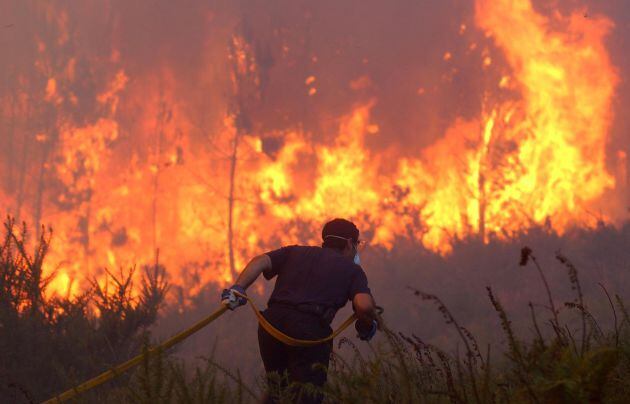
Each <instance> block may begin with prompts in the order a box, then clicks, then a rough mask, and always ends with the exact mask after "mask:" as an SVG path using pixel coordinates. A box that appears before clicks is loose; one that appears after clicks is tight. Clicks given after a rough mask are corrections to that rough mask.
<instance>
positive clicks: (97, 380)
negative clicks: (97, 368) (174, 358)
mask: <svg viewBox="0 0 630 404" xmlns="http://www.w3.org/2000/svg"><path fill="white" fill-rule="evenodd" d="M237 294H238V295H239V296H241V297H243V298H245V299H247V302H248V303H249V304H250V306H251V308H252V310H253V311H254V314H255V315H256V318H257V320H258V323H259V324H260V326H261V327H262V328H263V329H264V330H265V331H267V332H268V333H269V334H270V335H272V336H273V337H274V338H276V339H277V340H278V341H280V342H282V343H284V344H286V345H290V346H302V347H308V346H313V345H319V344H322V343H324V342H328V341H330V340H332V339H333V338H335V337H336V336H337V335H339V334H340V333H341V332H343V330H345V329H346V328H348V326H349V325H350V324H352V323H353V322H354V321H355V320H356V315H355V314H352V315H351V316H350V317H348V318H347V319H346V320H345V321H344V322H343V323H342V324H341V326H339V328H337V329H336V330H335V331H334V332H333V333H332V334H330V335H329V336H328V337H326V338H322V339H318V340H303V339H296V338H293V337H290V336H288V335H286V334H285V333H283V332H282V331H280V330H278V329H277V328H275V327H274V326H273V325H271V324H270V323H269V322H268V321H267V319H265V317H264V316H263V315H262V314H261V313H260V311H259V310H258V308H257V307H256V305H255V304H254V301H253V300H252V299H251V298H249V297H248V296H246V295H242V294H240V293H237ZM227 310H228V308H227V306H224V305H221V307H219V308H218V309H217V310H215V311H214V312H213V313H212V314H210V315H209V316H208V317H206V318H204V319H203V320H201V321H199V322H198V323H196V324H195V325H193V326H192V327H190V328H188V329H186V330H184V331H182V332H180V333H179V334H176V335H174V336H172V337H171V338H169V339H167V340H166V341H164V342H163V343H161V344H160V345H158V346H155V347H152V348H150V349H148V350H147V351H146V352H143V353H141V354H140V355H137V356H135V357H133V358H131V359H129V360H128V361H126V362H124V363H121V364H120V365H118V366H116V367H114V368H112V369H110V370H107V371H105V372H103V373H101V374H100V375H98V376H96V377H94V378H92V379H90V380H88V381H86V382H83V383H81V384H80V385H78V386H76V387H73V388H71V389H69V390H67V391H65V392H63V393H61V394H59V395H58V396H55V397H53V398H50V399H48V400H46V401H44V404H52V403H63V402H65V401H68V400H70V399H71V398H74V397H76V396H77V395H79V394H81V393H83V392H85V391H88V390H91V389H93V388H94V387H96V386H99V385H101V384H103V383H105V382H106V381H108V380H111V379H113V378H115V377H117V376H120V375H121V374H122V373H123V372H125V371H127V370H129V369H131V368H132V367H134V366H136V365H138V364H140V363H141V362H142V360H143V359H145V357H147V356H149V355H151V354H154V353H156V352H160V351H165V350H167V349H169V348H171V347H172V346H174V345H176V344H178V343H180V342H181V341H183V340H185V339H186V338H188V337H190V336H191V335H193V334H194V333H196V332H197V331H199V330H201V329H202V328H204V327H205V326H207V325H208V324H210V323H211V322H213V321H214V320H216V319H217V318H219V317H221V315H223V313H225V312H226V311H227Z"/></svg>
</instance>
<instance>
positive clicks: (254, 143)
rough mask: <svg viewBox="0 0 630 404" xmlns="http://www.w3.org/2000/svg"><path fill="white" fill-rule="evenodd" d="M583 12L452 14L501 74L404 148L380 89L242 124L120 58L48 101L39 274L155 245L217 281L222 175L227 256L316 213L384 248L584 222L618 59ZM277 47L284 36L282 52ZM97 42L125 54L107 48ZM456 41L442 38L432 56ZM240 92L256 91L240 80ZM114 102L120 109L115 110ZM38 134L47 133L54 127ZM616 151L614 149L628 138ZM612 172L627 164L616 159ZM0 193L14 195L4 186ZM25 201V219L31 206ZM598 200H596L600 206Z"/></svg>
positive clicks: (245, 253)
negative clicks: (396, 140)
mask: <svg viewBox="0 0 630 404" xmlns="http://www.w3.org/2000/svg"><path fill="white" fill-rule="evenodd" d="M583 14H584V12H583V10H577V11H575V12H574V13H573V14H571V15H568V16H562V15H560V14H554V15H553V16H552V17H546V16H543V15H541V14H539V13H537V12H536V11H535V10H534V8H533V7H532V4H531V1H530V0H477V1H476V7H475V18H474V23H475V25H474V26H473V25H472V24H469V25H464V24H461V25H460V26H459V34H460V36H463V35H464V34H465V33H468V32H470V31H473V30H475V29H477V30H481V31H482V32H483V33H485V34H486V35H487V37H488V38H490V41H489V43H491V44H493V45H494V46H495V47H496V49H495V53H491V52H490V53H488V52H487V51H485V50H484V51H483V53H482V54H481V57H480V58H479V59H478V61H479V63H480V64H481V65H480V66H479V67H480V71H485V72H488V71H493V69H500V70H497V71H499V72H500V73H501V74H500V75H499V76H498V79H497V78H496V77H495V79H496V80H495V82H492V83H488V85H487V87H488V88H487V89H486V94H485V96H484V101H483V105H482V108H481V110H482V112H481V113H480V114H479V116H477V117H476V118H472V119H464V118H457V119H454V120H453V122H451V123H450V125H449V127H448V129H447V130H446V131H445V133H444V134H443V136H441V138H439V139H438V140H436V141H435V142H434V143H433V144H431V145H429V146H428V147H425V148H423V149H418V150H408V148H407V146H406V145H404V144H401V145H397V146H392V147H391V148H388V149H385V150H376V148H375V147H373V146H371V144H372V143H371V140H374V139H378V138H379V136H381V130H382V128H384V126H383V123H381V122H378V121H376V119H375V118H374V117H373V116H374V114H373V111H374V110H375V109H376V106H377V105H379V104H378V103H380V102H382V101H381V100H377V99H374V98H373V97H368V96H366V98H365V99H362V100H361V102H358V103H357V104H355V105H353V106H352V107H350V108H348V109H347V110H346V111H342V112H340V113H339V116H337V117H335V120H334V124H331V125H327V126H326V127H327V128H332V129H329V133H324V134H318V135H322V136H318V137H317V138H318V139H319V138H325V139H327V140H326V141H322V142H314V141H313V138H314V136H313V134H312V133H307V132H305V131H304V129H302V128H301V126H299V125H297V126H295V127H293V128H287V129H286V130H284V131H281V132H279V133H256V131H257V130H258V129H252V126H253V127H254V128H256V126H255V125H249V126H248V125H245V124H242V123H241V122H240V120H239V112H238V111H236V112H235V110H236V109H237V108H236V107H235V106H234V105H233V104H238V102H225V100H223V102H224V104H220V105H218V106H217V104H216V103H215V104H212V106H211V107H210V106H208V107H207V110H204V111H203V112H202V113H201V114H200V115H203V116H205V115H206V114H208V115H209V114H210V113H211V112H212V113H214V111H216V110H217V109H218V110H220V112H219V113H218V114H217V115H219V116H220V118H217V119H216V121H217V122H218V123H216V124H215V125H214V126H211V127H210V128H206V127H204V126H203V125H202V124H200V123H199V121H200V119H197V117H193V113H192V112H191V109H192V108H190V106H189V103H192V102H193V101H191V100H188V99H185V97H181V95H179V94H177V92H176V91H175V90H174V88H175V81H176V79H175V78H174V77H175V75H174V74H173V71H172V70H171V68H169V67H168V66H164V65H160V66H155V67H154V71H152V72H151V74H147V75H144V76H142V77H135V76H133V75H132V73H130V70H125V68H123V67H120V68H119V69H118V70H112V71H111V72H110V73H109V76H108V77H109V79H108V83H107V85H106V86H105V87H103V88H101V89H100V91H99V92H98V93H97V94H95V95H94V101H95V102H96V104H97V105H98V111H99V113H98V115H99V116H98V117H95V118H94V119H89V120H83V121H80V122H79V120H73V119H70V118H68V117H64V116H63V115H62V114H59V117H57V118H56V121H55V122H54V124H55V130H56V132H55V133H56V139H57V140H56V143H55V149H54V152H52V157H51V159H50V160H49V162H48V163H47V164H48V166H46V168H47V169H49V170H50V172H52V173H53V174H52V177H54V181H55V186H56V187H59V188H62V189H63V190H64V192H57V193H55V192H54V191H49V192H50V194H52V195H51V196H50V194H49V196H50V197H51V198H53V201H54V203H52V202H50V203H45V204H44V206H43V209H42V216H41V221H42V222H44V223H46V224H49V225H51V226H52V227H53V229H54V237H53V246H52V249H51V253H50V259H49V260H48V263H47V265H48V266H47V268H46V271H47V273H51V272H52V271H53V270H56V271H57V274H58V276H57V277H56V278H55V280H54V281H53V283H52V284H51V286H50V290H51V292H54V293H60V294H65V293H69V294H71V295H76V294H78V293H80V292H81V290H82V288H83V286H84V285H85V284H86V283H85V279H86V278H87V277H95V278H97V279H102V277H103V276H104V270H103V267H108V268H110V269H117V268H119V267H130V266H133V265H134V264H137V265H143V264H150V263H153V262H154V261H155V257H156V254H157V251H158V250H159V261H160V263H161V264H163V265H165V266H166V268H167V269H168V273H169V276H170V281H171V282H173V283H174V284H176V285H177V286H180V287H181V288H182V290H184V291H185V293H186V294H187V296H193V295H194V294H195V293H197V292H199V291H200V290H201V289H202V288H203V286H204V285H205V284H207V283H208V282H216V283H219V284H227V283H230V282H232V281H233V274H232V273H231V272H230V268H229V252H228V231H227V226H228V209H229V203H228V200H229V199H230V193H229V190H230V187H231V185H233V186H234V187H233V202H234V203H233V217H234V235H235V237H234V243H233V246H234V261H235V266H236V268H239V269H240V268H241V267H242V266H243V265H245V264H246V262H247V260H248V259H249V258H250V257H251V256H253V255H255V254H258V253H260V252H262V251H265V250H266V249H271V248H276V247H278V246H280V245H282V244H290V243H296V242H298V241H303V242H310V243H316V244H318V243H319V236H318V235H319V232H320V228H321V226H322V224H323V223H324V222H325V221H326V220H327V219H330V218H334V217H347V218H350V219H353V220H355V221H356V222H357V224H358V225H359V226H360V227H361V228H362V230H363V231H364V232H365V233H366V234H369V235H370V237H371V240H370V241H371V244H372V245H378V246H383V247H385V248H391V247H392V246H393V244H394V242H395V241H396V240H397V239H398V238H405V237H408V238H411V239H413V240H415V241H417V242H419V243H421V244H422V245H424V246H425V247H426V248H428V249H430V250H431V251H434V252H437V253H440V254H448V253H449V252H450V251H451V249H452V246H453V242H454V241H455V240H457V239H465V238H467V237H478V238H480V239H481V240H484V241H488V240H490V239H494V238H498V239H506V238H507V237H509V236H511V235H513V234H517V233H519V232H520V231H523V230H524V229H527V228H528V227H530V226H532V225H545V224H547V223H548V224H549V226H550V229H551V230H552V231H555V232H557V233H559V234H563V233H564V232H566V231H567V230H568V229H570V228H571V227H573V226H582V227H590V226H594V225H595V222H594V219H593V217H592V215H590V214H589V209H591V208H593V207H594V206H599V205H598V203H599V202H601V199H602V198H603V196H604V194H605V192H607V191H608V190H611V189H614V188H615V185H616V184H615V178H614V176H613V175H611V174H610V173H609V172H608V171H607V169H606V165H605V161H606V155H605V148H606V144H607V141H608V136H609V132H610V126H611V120H612V112H611V111H612V106H611V101H612V99H613V96H614V94H615V89H616V85H617V83H618V77H617V73H616V71H615V69H614V67H613V66H612V64H611V61H610V57H609V55H608V52H607V49H606V48H605V45H604V39H605V37H606V35H607V33H608V32H609V30H610V29H611V23H610V21H609V20H607V19H606V18H604V17H593V18H588V19H585V18H583ZM210 19H214V17H212V18H210ZM67 20H68V16H67V15H66V14H61V15H59V16H57V18H56V19H55V21H56V23H57V24H60V26H64V25H65V24H67ZM59 35H60V36H59V38H58V40H57V43H59V44H63V43H66V42H67V41H68V40H69V39H68V38H69V36H70V35H71V32H69V31H68V30H66V29H61V30H60V34H59ZM230 46H231V48H230V49H232V53H231V54H230V55H229V58H230V61H231V63H232V64H233V69H232V70H231V71H229V73H225V72H223V73H224V75H225V76H226V77H225V80H224V81H225V82H226V83H227V85H226V86H225V87H226V88H232V89H235V88H236V89H237V90H238V89H239V78H243V77H245V78H248V79H249V80H250V81H249V82H248V84H249V85H251V87H254V88H258V87H260V83H261V79H260V77H259V68H258V66H257V65H256V60H255V58H254V56H253V51H252V49H251V47H250V46H249V45H248V43H247V41H246V40H245V39H244V38H242V37H240V36H238V35H234V37H233V38H232V41H231V43H230ZM467 48H468V50H469V51H470V52H472V51H474V50H476V49H479V50H480V49H481V48H483V45H482V44H481V42H480V43H479V44H477V43H473V44H471V45H468V46H467ZM463 49H466V48H463ZM48 51H49V50H48V49H47V46H46V45H45V44H44V43H40V44H39V47H38V52H39V54H40V59H41V60H40V61H39V62H38V66H40V65H41V66H44V65H47V64H48V62H47V60H48V56H47V52H48ZM291 52H292V50H290V49H289V47H288V46H287V45H284V54H289V53H291ZM213 56H214V55H213ZM454 56H456V57H454ZM109 57H110V58H111V59H112V63H116V64H117V65H119V66H124V64H122V63H123V61H122V59H123V57H122V56H121V54H120V53H119V52H118V51H115V50H114V51H112V52H111V55H110V56H109ZM461 57H463V56H462V53H461V52H456V53H455V54H453V53H451V52H450V51H443V52H441V53H440V54H438V56H437V59H438V60H437V61H436V63H443V62H444V61H447V62H449V63H448V64H449V65H450V64H453V63H454V62H455V61H457V60H458V59H460V58H461ZM309 58H310V56H309ZM226 59H227V57H226ZM312 59H313V60H314V61H315V60H316V58H315V56H312ZM216 64H217V63H216V61H214V60H212V61H209V62H208V66H207V69H205V70H207V71H204V75H203V77H201V78H199V80H211V78H213V77H215V76H220V74H221V72H217V71H215V70H213V69H215V66H216ZM76 65H77V61H76V60H75V59H73V58H71V59H70V60H68V61H66V63H64V64H63V66H62V67H60V68H59V69H58V71H57V72H56V73H55V72H53V73H51V74H48V76H47V77H48V78H47V80H46V81H45V82H43V83H42V84H41V88H39V91H40V93H41V94H40V98H41V99H43V100H45V102H46V103H48V105H49V106H51V107H58V108H61V105H62V104H64V103H70V104H73V105H76V104H77V103H78V101H77V96H76V95H75V94H73V93H72V92H71V90H68V88H66V87H68V86H64V85H63V83H64V82H68V81H70V82H72V81H74V80H77V75H78V74H79V73H78V71H77V66H76ZM41 69H42V70H43V68H41ZM592 72H597V74H592ZM228 76H229V77H228ZM300 77H301V78H300V81H299V82H298V84H299V86H300V87H299V91H301V92H304V91H306V94H308V95H310V96H313V97H312V98H309V100H315V101H317V100H319V98H320V97H322V98H323V97H325V96H330V94H328V95H327V94H325V93H326V91H325V90H326V87H325V86H324V83H323V81H324V78H323V77H324V76H321V75H319V73H318V76H317V77H316V76H315V75H310V73H306V74H304V75H303V76H300ZM195 79H197V78H195ZM302 80H303V81H302ZM420 84H421V86H420ZM240 85H241V86H242V87H240V89H241V90H243V87H244V85H242V83H241V84H240ZM316 85H317V87H316ZM373 85H376V83H374V82H373V78H370V77H369V76H368V75H363V73H362V72H358V73H357V78H356V79H355V80H352V81H351V82H349V83H348V88H349V89H351V90H353V91H354V92H356V93H357V94H359V95H360V94H363V92H366V93H367V92H368V90H369V89H370V88H371V87H372V86H373ZM415 85H417V86H419V87H417V90H415V88H416V87H412V88H411V90H410V91H411V92H412V93H414V91H415V93H417V95H422V97H417V98H422V99H427V98H430V97H431V95H432V94H433V92H434V90H433V89H434V88H435V87H434V86H435V85H436V83H425V82H423V83H416V84H415ZM303 86H305V87H306V90H304V87H303ZM318 89H319V90H318ZM226 91H227V90H226ZM249 96H250V98H256V97H260V95H259V94H258V93H256V92H255V91H252V94H249ZM213 101H215V100H213ZM240 101H242V100H239V102H240ZM243 103H244V102H242V103H241V104H243ZM241 107H242V106H241ZM124 108H129V109H130V111H131V112H130V111H126V112H127V114H126V116H130V115H131V116H133V121H134V122H133V124H128V123H125V122H123V121H122V118H121V116H122V115H123V114H121V113H120V111H121V110H122V109H124ZM242 108H245V107H242ZM211 109H212V111H211ZM5 110H8V108H6V106H4V105H3V110H2V111H5ZM22 110H24V111H25V110H26V108H21V109H20V111H22ZM22 112H23V111H22ZM379 124H380V126H379ZM129 127H131V128H132V129H129ZM200 132H201V133H202V134H201V135H199V133H200ZM421 135H422V134H417V136H418V137H420V136H421ZM35 139H36V140H37V142H39V143H41V144H48V142H50V139H51V135H50V133H40V134H37V135H36V137H35ZM269 139H279V141H278V143H279V146H278V147H277V150H275V149H274V150H272V151H269V150H267V149H266V148H265V142H266V141H267V140H269ZM134 145H135V146H138V145H140V146H141V147H134ZM233 155H236V158H235V159H234V161H235V165H234V166H233V167H234V184H231V176H230V169H231V167H232V166H231V161H232V156H233ZM403 156H407V157H403ZM410 156H411V157H410ZM619 160H623V161H624V162H625V161H626V156H625V154H624V155H623V157H622V156H621V154H620V155H619ZM392 162H393V163H392ZM386 163H387V164H386ZM620 167H621V165H620ZM624 170H625V168H624ZM618 171H619V172H621V171H623V170H622V168H619V169H618ZM615 175H616V176H617V177H618V178H622V177H623V178H624V181H627V172H625V171H623V174H615ZM626 187H627V185H626ZM0 198H1V200H2V201H3V202H4V204H5V205H7V206H15V205H16V204H17V202H16V198H15V196H13V195H2V194H0ZM22 216H23V218H26V219H27V220H35V214H34V213H33V212H26V211H23V212H22ZM612 216H613V215H612V214H611V215H609V214H608V213H607V212H603V217H604V219H611V218H612ZM137 273H140V271H137Z"/></svg>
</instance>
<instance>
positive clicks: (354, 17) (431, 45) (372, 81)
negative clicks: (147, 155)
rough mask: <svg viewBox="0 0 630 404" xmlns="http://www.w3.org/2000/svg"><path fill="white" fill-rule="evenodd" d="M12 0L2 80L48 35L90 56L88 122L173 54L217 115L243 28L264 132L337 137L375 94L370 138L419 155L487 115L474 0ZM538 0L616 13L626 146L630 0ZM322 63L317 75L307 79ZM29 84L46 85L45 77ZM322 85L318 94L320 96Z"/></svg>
mask: <svg viewBox="0 0 630 404" xmlns="http://www.w3.org/2000/svg"><path fill="white" fill-rule="evenodd" d="M0 5H1V9H2V12H1V13H0V50H1V53H2V58H1V61H0V68H1V71H0V75H1V77H2V79H1V80H2V83H1V84H0V85H1V87H0V92H1V93H2V94H3V95H7V94H8V93H10V92H11V91H13V90H14V89H15V88H16V86H20V85H22V84H19V83H18V81H19V80H18V76H19V75H20V74H24V75H26V76H28V74H29V72H30V71H31V70H33V68H34V64H35V61H36V59H37V57H38V55H37V41H38V38H39V39H42V40H43V42H45V43H47V44H48V47H49V49H50V53H51V54H52V55H53V57H52V59H53V60H52V62H51V63H52V64H53V65H54V63H55V60H57V61H58V62H59V63H61V61H62V60H64V59H67V58H69V57H71V56H74V57H76V58H77V59H78V60H79V62H78V66H79V72H83V73H81V74H82V76H83V77H79V78H78V79H77V80H79V81H80V80H83V81H84V83H83V84H75V86H76V87H77V88H76V89H75V90H76V92H77V93H78V94H79V98H80V100H81V101H82V102H80V103H79V105H78V106H77V105H75V106H69V107H68V108H71V109H73V110H74V114H75V116H76V121H77V122H81V121H82V120H89V119H90V115H91V114H92V115H93V114H95V113H97V111H95V109H94V108H91V106H90V105H91V104H90V101H89V99H90V98H92V99H93V98H94V94H95V93H97V92H98V91H99V90H102V89H103V88H104V86H105V85H106V83H107V81H108V80H109V79H110V78H111V77H112V75H113V74H114V72H115V71H116V70H117V69H124V71H125V72H126V73H127V74H128V76H129V77H130V82H129V85H128V91H129V92H132V91H133V90H134V88H137V87H139V86H141V85H140V84H139V83H142V81H143V80H144V79H145V78H146V77H148V76H151V75H154V76H158V77H159V76H160V74H162V72H163V71H164V68H165V67H167V68H168V71H169V74H171V75H172V79H173V80H172V82H174V83H175V84H174V85H175V87H176V94H175V96H176V97H177V98H178V99H180V100H182V102H183V103H185V104H186V105H187V108H188V114H189V115H190V116H191V117H195V118H194V119H195V120H196V121H198V122H203V121H213V120H214V121H216V120H217V119H218V118H219V117H220V115H221V114H222V113H223V111H224V104H225V103H226V101H225V100H226V98H227V95H228V94H229V91H230V88H229V83H228V80H227V77H228V72H227V66H226V65H227V63H226V55H227V53H226V49H227V44H228V42H229V39H230V37H231V35H233V34H234V33H237V34H240V35H243V36H244V37H245V38H247V40H248V41H249V42H250V43H251V44H252V46H253V48H254V52H255V56H256V59H257V62H258V64H259V69H260V80H261V86H260V88H261V99H260V100H259V101H258V102H256V103H255V105H253V106H252V107H251V110H250V111H249V112H250V114H251V117H252V119H251V120H252V125H253V130H254V131H256V132H258V133H270V132H273V131H281V130H284V129H287V128H294V127H303V128H305V129H306V130H307V131H309V132H311V133H313V134H314V137H315V139H316V140H321V141H327V140H329V137H330V136H334V135H335V129H336V127H337V125H338V119H339V117H340V116H341V115H343V114H344V113H347V112H348V111H350V110H351V108H352V106H353V105H356V104H358V103H364V102H366V101H368V100H370V99H374V100H376V104H375V106H374V108H373V116H372V119H373V121H374V122H375V123H377V124H378V125H379V128H380V131H379V134H378V136H373V137H370V138H369V139H368V146H369V147H372V148H377V149H379V148H387V147H394V148H396V149H398V150H399V154H400V155H401V156H402V155H405V154H410V155H414V154H418V153H419V151H420V150H421V149H422V148H423V147H425V146H427V145H429V144H431V143H432V142H434V141H435V140H436V139H438V138H440V137H441V136H442V135H443V134H444V132H445V130H446V128H447V127H448V126H449V125H450V124H452V122H453V121H454V119H455V118H457V117H462V118H465V119H466V118H473V117H476V116H479V113H480V111H481V104H482V103H481V98H482V95H483V92H484V89H485V88H486V87H487V86H488V82H489V81H490V80H492V79H493V78H492V76H491V75H492V73H488V72H485V73H484V72H483V71H482V68H481V65H482V63H481V60H482V57H481V53H480V52H469V51H468V47H469V45H470V44H471V43H473V42H475V43H478V44H479V49H480V50H481V49H484V48H490V49H491V50H492V43H491V42H490V40H488V39H487V38H485V37H484V35H483V33H481V32H479V30H477V29H476V28H475V26H474V21H473V12H474V2H473V1H461V0H440V1H437V0H396V1H388V2H383V1H379V0H367V1H365V0H352V1H333V0H325V1H317V2H314V1H295V0H275V1H271V2H270V1H262V0H241V1H211V2H208V1H192V0H191V1H184V2H173V1H168V0H153V1H139V2H129V1H121V0H112V1H96V0H92V1H83V2H65V1H51V2H37V1H31V2H23V1H18V0H13V1H11V0H2V1H0ZM535 6H536V7H537V8H538V9H539V10H540V11H541V12H542V13H551V12H553V10H555V9H559V10H561V11H562V12H565V13H566V12H570V11H572V10H575V9H582V8H585V10H587V11H586V13H585V14H587V15H585V18H588V17H589V16H588V14H592V15H597V14H604V15H606V16H607V17H608V18H610V19H611V20H612V21H613V22H614V25H615V27H614V29H613V30H612V32H611V34H610V36H609V37H608V39H607V45H608V49H609V50H610V53H611V57H612V60H613V63H614V65H615V66H617V68H618V69H619V76H620V77H621V83H620V85H619V87H618V91H617V96H616V98H615V100H614V108H615V121H614V127H613V130H612V136H611V139H612V140H611V145H610V147H611V150H619V149H622V148H626V149H627V148H628V143H630V142H628V140H629V135H628V133H630V122H629V120H628V119H627V118H626V117H625V116H624V114H623V110H624V109H625V106H627V105H629V103H630V100H629V99H628V97H629V94H630V87H629V85H628V83H627V80H626V77H627V72H628V71H630V56H628V55H629V54H630V52H628V46H627V38H628V37H630V35H629V34H630V22H629V21H630V4H628V2H627V1H624V0H607V1H575V0H566V1H552V2H547V1H536V2H535ZM62 14H63V15H64V18H65V23H64V24H65V26H66V30H67V34H68V36H69V38H70V39H69V40H67V41H66V42H65V43H64V44H63V45H59V41H58V37H59V36H60V30H59V29H57V28H55V27H56V25H55V24H56V23H55V21H58V19H59V18H58V17H59V16H60V15H62ZM462 24H464V25H465V26H466V27H467V28H466V30H464V31H462ZM523 46H526V44H523ZM113 52H117V53H118V56H117V57H112V54H113ZM447 52H448V53H450V54H451V55H452V58H451V59H450V60H448V61H446V60H444V55H445V54H446V53H447ZM495 52H496V53H497V54H500V52H498V51H496V49H495ZM81 69H82V70H81ZM593 74H597V72H593ZM310 76H313V77H315V81H314V82H313V84H311V85H306V84H305V80H306V79H307V78H308V77H310ZM353 83H354V84H353ZM27 85H28V86H30V87H31V89H30V90H29V91H31V92H34V91H39V92H40V93H41V92H42V87H43V86H44V85H45V82H43V81H40V82H36V81H33V80H31V81H30V82H28V84H27ZM158 85H159V84H158ZM164 85H166V84H164ZM38 87H39V89H38ZM311 88H315V90H316V94H314V95H312V96H309V93H308V92H309V90H310V89H311ZM127 94H129V93H127ZM128 98H129V97H128ZM143 101H146V102H149V100H141V99H140V100H139V99H138V97H137V96H135V98H134V99H133V101H130V100H129V99H125V94H123V100H122V104H123V106H124V107H123V108H121V112H120V113H119V115H120V116H119V120H120V122H122V123H123V124H126V125H127V129H128V130H127V131H126V132H127V136H131V137H132V136H133V131H134V127H133V125H134V119H135V117H136V115H137V111H136V109H137V108H141V103H142V102H143ZM92 102H93V101H92ZM4 121H6V119H5V120H4ZM4 125H5V127H6V122H4ZM34 125H38V123H37V122H35V123H34ZM41 125H43V124H41ZM41 125H40V126H41ZM401 145H402V146H404V147H401ZM611 154H614V153H611Z"/></svg>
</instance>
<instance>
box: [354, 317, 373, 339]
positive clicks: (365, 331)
mask: <svg viewBox="0 0 630 404" xmlns="http://www.w3.org/2000/svg"><path fill="white" fill-rule="evenodd" d="M354 328H355V329H356V330H357V334H358V335H357V336H358V337H359V339H360V340H361V341H369V340H371V339H372V337H374V334H376V329H377V328H378V322H377V321H376V320H372V324H370V325H368V324H366V323H365V322H363V321H361V320H357V321H356V322H355V323H354Z"/></svg>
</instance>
